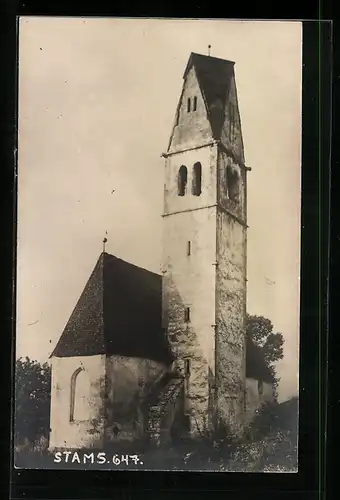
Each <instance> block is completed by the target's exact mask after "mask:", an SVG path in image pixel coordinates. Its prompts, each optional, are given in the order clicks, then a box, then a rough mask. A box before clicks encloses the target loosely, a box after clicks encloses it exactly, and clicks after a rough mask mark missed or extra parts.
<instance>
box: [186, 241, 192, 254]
mask: <svg viewBox="0 0 340 500" xmlns="http://www.w3.org/2000/svg"><path fill="white" fill-rule="evenodd" d="M187 255H191V241H188V243H187Z"/></svg>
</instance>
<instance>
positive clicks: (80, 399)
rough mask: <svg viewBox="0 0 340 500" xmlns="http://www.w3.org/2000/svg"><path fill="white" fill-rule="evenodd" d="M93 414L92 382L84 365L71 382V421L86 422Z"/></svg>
mask: <svg viewBox="0 0 340 500" xmlns="http://www.w3.org/2000/svg"><path fill="white" fill-rule="evenodd" d="M90 416H91V384H90V381H89V379H88V377H87V374H86V372H85V370H84V368H83V367H79V368H77V369H76V370H75V371H74V372H73V375H72V377H71V384H70V413H69V420H70V422H85V421H88V420H89V419H90Z"/></svg>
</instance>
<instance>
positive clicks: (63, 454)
mask: <svg viewBox="0 0 340 500" xmlns="http://www.w3.org/2000/svg"><path fill="white" fill-rule="evenodd" d="M53 460H54V462H55V463H69V464H70V463H73V464H74V463H78V464H98V465H104V464H113V465H143V462H142V461H141V460H140V457H139V456H138V455H107V454H106V453H104V452H99V453H94V452H91V453H80V452H77V451H75V452H72V451H58V452H56V453H55V454H54V459H53Z"/></svg>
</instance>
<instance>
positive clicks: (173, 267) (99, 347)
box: [50, 53, 273, 449]
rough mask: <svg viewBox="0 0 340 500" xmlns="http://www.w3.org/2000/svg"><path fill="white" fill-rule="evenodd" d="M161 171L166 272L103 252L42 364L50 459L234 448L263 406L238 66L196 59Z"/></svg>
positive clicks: (266, 385)
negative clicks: (153, 448) (54, 453)
mask: <svg viewBox="0 0 340 500" xmlns="http://www.w3.org/2000/svg"><path fill="white" fill-rule="evenodd" d="M183 80H184V83H183V88H182V93H181V96H180V99H179V103H178V107H177V110H176V116H175V122H174V125H173V130H172V132H171V137H170V140H169V144H168V148H167V151H166V152H165V153H164V154H163V156H164V160H165V183H164V206H163V214H162V215H163V259H162V262H163V267H162V275H157V274H154V273H151V272H150V271H147V270H144V269H141V268H139V267H137V266H134V265H133V264H131V263H127V262H125V261H123V260H121V259H118V258H117V257H115V256H112V255H108V254H107V253H103V254H102V255H101V256H100V257H99V259H98V262H97V264H96V266H95V269H94V271H93V273H92V275H91V277H90V278H89V281H88V283H87V285H86V286H85V289H84V291H83V293H82V295H81V297H80V299H79V301H78V304H77V305H76V307H75V310H74V311H73V313H72V315H71V318H70V320H69V321H68V323H67V325H66V327H65V330H64V332H63V334H62V336H61V338H60V340H59V342H58V344H57V346H56V348H55V350H54V351H53V353H52V355H51V359H52V394H51V434H50V448H52V449H56V448H67V449H70V448H81V447H92V446H95V447H99V448H103V447H104V446H105V445H106V444H108V443H112V442H116V441H131V440H149V441H151V442H154V443H156V444H160V443H162V442H167V441H171V440H175V439H177V438H180V437H183V436H191V437H193V438H197V437H198V438H199V437H200V436H206V435H214V433H215V432H217V431H219V432H222V433H225V434H228V435H231V436H235V437H240V436H242V433H243V431H244V429H245V428H246V426H247V425H248V423H249V422H250V421H251V419H252V417H253V415H254V414H255V411H256V410H257V409H258V408H259V406H261V404H263V402H265V401H268V400H270V399H272V398H273V387H272V379H271V375H270V373H269V371H268V369H267V368H266V366H265V363H264V360H263V359H262V358H261V354H260V353H259V351H258V349H257V348H256V346H255V345H253V344H252V343H251V342H250V341H247V339H246V332H245V320H246V290H247V275H246V270H247V262H246V259H247V174H248V171H249V170H250V169H249V168H248V167H247V166H246V165H245V159H244V148H243V140H242V130H241V120H240V113H239V107H238V101H237V91H236V84H235V74H234V63H233V62H230V61H226V60H223V59H218V58H214V57H210V56H203V55H200V54H195V53H192V54H191V56H190V58H189V61H188V64H187V67H186V69H185V72H184V76H183Z"/></svg>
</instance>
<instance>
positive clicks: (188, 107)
mask: <svg viewBox="0 0 340 500" xmlns="http://www.w3.org/2000/svg"><path fill="white" fill-rule="evenodd" d="M187 110H188V113H190V111H191V99H190V97H189V99H188V102H187Z"/></svg>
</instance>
